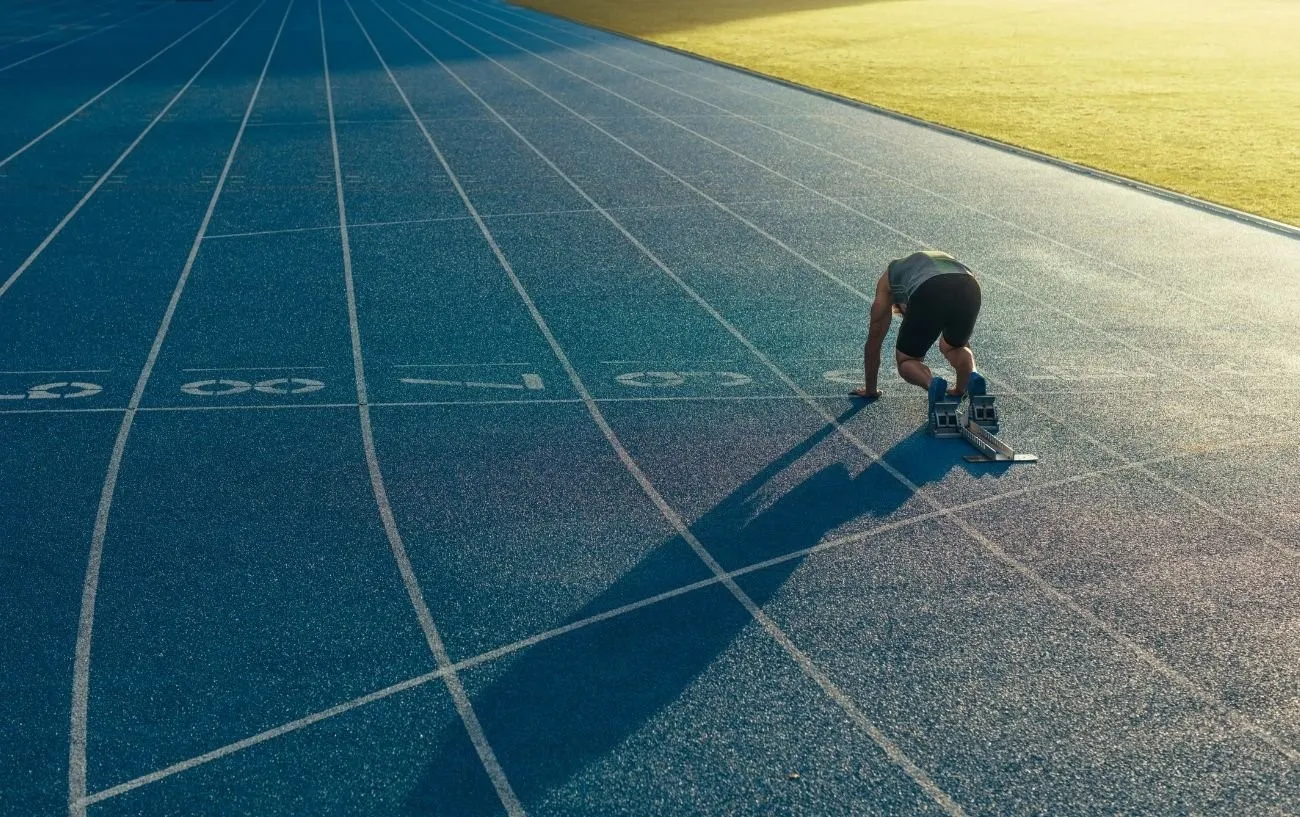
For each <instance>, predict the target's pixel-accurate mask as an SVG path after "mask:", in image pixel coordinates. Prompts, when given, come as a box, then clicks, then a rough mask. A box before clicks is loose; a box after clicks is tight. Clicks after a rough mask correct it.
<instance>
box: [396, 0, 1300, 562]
mask: <svg viewBox="0 0 1300 817" xmlns="http://www.w3.org/2000/svg"><path fill="white" fill-rule="evenodd" d="M426 4H427V0H426ZM408 8H409V6H408ZM412 11H414V9H412ZM415 13H416V14H417V15H419V16H421V17H424V15H421V14H419V12H415ZM443 13H445V14H448V15H449V16H451V17H456V18H457V19H460V20H464V18H462V17H459V15H456V14H453V13H451V12H446V11H444V12H443ZM424 19H426V20H428V21H429V22H430V23H431V24H433V25H435V26H438V27H439V28H440V29H442V30H443V31H446V32H447V33H448V34H449V35H450V36H452V37H455V38H456V39H457V40H459V41H460V42H462V43H464V44H465V45H466V46H467V47H469V48H472V49H473V50H475V51H478V53H480V54H483V52H482V51H480V50H479V49H477V48H474V47H473V46H472V45H470V44H469V43H468V42H466V41H465V40H463V39H461V38H460V37H458V36H456V35H455V34H454V33H452V32H451V31H450V30H448V29H446V28H445V27H443V26H441V25H439V24H438V23H436V22H434V21H433V20H429V18H427V17H424ZM465 22H466V23H467V24H468V25H470V26H473V27H474V28H477V29H479V30H480V31H483V32H484V33H486V34H488V35H490V36H492V37H494V38H495V39H497V40H500V41H501V42H504V43H507V44H509V45H511V46H512V47H514V48H518V49H519V50H521V51H523V52H524V53H528V54H531V55H532V56H533V57H535V58H536V59H538V60H541V61H543V62H546V63H548V64H550V65H553V66H555V67H556V68H559V69H561V70H563V71H565V72H566V73H568V74H571V75H573V76H575V77H577V78H579V79H582V80H583V81H584V82H586V83H588V84H589V85H591V86H593V87H595V88H597V89H599V90H601V91H602V92H604V93H607V94H610V95H612V96H614V97H617V98H618V99H621V100H623V101H625V102H627V103H628V104H631V105H634V106H636V107H638V108H641V109H643V110H646V111H649V112H651V113H654V114H655V115H656V116H658V117H659V118H660V119H662V120H664V121H665V122H668V123H669V124H672V125H674V126H675V127H678V128H680V129H682V130H684V131H686V132H688V133H690V134H692V135H694V136H696V137H698V138H700V139H702V140H704V141H705V142H708V143H710V144H712V145H715V146H717V147H719V148H722V149H723V150H725V151H727V152H728V153H731V154H733V155H735V156H736V157H738V158H740V159H742V160H744V161H746V162H749V163H750V164H752V165H754V166H755V167H758V168H760V169H762V170H764V171H766V172H767V173H770V174H772V175H774V176H777V177H778V178H781V179H783V180H785V181H787V182H790V183H792V184H795V185H798V186H799V187H800V188H803V189H805V190H807V191H809V192H810V193H813V194H814V195H816V196H818V197H820V198H823V199H825V200H826V201H828V202H830V203H832V204H835V205H837V206H839V207H841V208H843V209H844V210H846V211H848V212H849V213H851V214H853V215H855V216H858V217H860V218H862V219H864V220H866V221H869V222H871V223H873V224H876V225H878V226H880V227H882V228H883V229H886V230H888V231H890V232H892V233H894V234H895V235H898V236H899V237H902V238H905V239H907V240H908V241H910V242H914V243H917V244H921V245H922V246H925V243H924V242H923V241H921V240H920V239H919V238H917V237H915V236H912V235H910V234H908V233H906V232H904V231H903V230H900V229H898V228H895V227H893V226H892V225H890V224H887V223H885V222H883V221H880V220H879V219H876V218H874V217H872V216H870V215H868V214H867V213H865V212H863V211H861V210H858V209H857V208H855V207H853V206H852V205H850V204H848V203H846V202H844V201H841V200H840V199H837V198H835V197H833V196H830V195H828V194H826V193H823V192H821V191H820V190H817V189H816V188H813V187H811V186H809V185H807V184H805V183H803V182H801V181H799V180H798V179H794V178H791V177H790V176H787V175H785V174H784V173H782V172H780V171H778V170H776V169H774V168H771V167H768V166H767V165H765V164H763V163H761V162H759V161H757V160H755V159H751V158H750V157H748V156H746V155H745V154H743V153H741V152H739V151H737V150H734V149H732V148H730V147H728V146H727V145H724V144H722V143H720V142H717V141H715V140H713V139H710V138H709V137H707V136H704V135H703V134H700V133H697V132H695V131H694V130H692V129H691V128H689V127H687V126H685V125H682V124H680V123H678V122H675V121H674V120H672V119H670V118H669V117H667V116H664V115H662V114H659V113H657V112H655V111H653V110H651V109H650V108H647V107H646V106H644V105H642V104H640V103H639V102H636V101H635V100H632V99H629V98H627V97H625V96H623V95H622V94H619V93H617V92H615V91H612V90H610V89H608V88H605V87H604V86H602V85H600V84H599V83H596V82H594V81H593V80H590V79H588V78H586V77H583V76H582V75H581V74H577V73H575V72H573V71H571V70H569V69H568V68H565V67H564V66H562V65H559V64H557V63H555V62H553V61H552V60H550V59H547V58H546V57H544V56H541V55H538V54H534V53H533V52H531V51H529V50H528V49H525V48H523V47H521V46H519V45H517V44H515V43H513V42H511V41H510V40H508V39H506V38H504V37H500V36H498V35H496V34H494V33H493V32H491V31H488V30H487V29H485V28H483V27H482V26H479V25H477V24H475V23H472V22H469V21H465ZM484 56H487V55H486V54H484ZM488 59H492V58H491V57H488ZM492 61H493V62H496V60H495V59H492ZM497 65H500V63H497ZM501 67H502V68H503V69H504V70H506V71H509V73H511V74H512V75H514V76H515V77H516V78H518V79H519V80H520V81H522V82H524V83H526V84H527V85H529V86H530V87H532V88H533V89H535V90H536V91H538V93H540V94H542V95H544V96H545V97H547V98H548V99H550V100H551V101H552V102H554V103H555V104H557V105H559V106H561V107H563V108H565V109H566V110H568V111H569V112H570V113H572V114H573V115H574V116H576V117H578V118H579V119H582V120H583V121H585V122H587V124H589V125H591V126H592V127H594V128H596V129H597V130H600V131H601V132H602V133H604V134H605V135H606V136H608V137H609V138H611V139H613V140H614V141H615V142H617V143H618V144H620V145H622V146H623V147H625V148H627V149H628V150H629V151H631V152H632V153H634V154H635V155H637V156H638V157H640V158H641V159H643V160H644V161H646V162H648V163H649V164H651V165H653V166H654V167H656V168H657V169H659V170H660V171H662V172H664V173H666V174H668V175H669V176H671V177H672V178H673V179H675V180H677V181H678V182H680V183H681V184H683V185H685V186H687V187H688V188H690V189H691V190H692V191H693V192H695V193H697V194H699V195H700V196H702V197H704V198H706V199H708V200H709V201H711V202H713V203H715V204H716V205H717V206H718V207H720V208H721V209H723V210H724V211H726V212H728V213H730V214H731V215H733V216H735V217H736V218H737V219H739V220H740V221H742V222H744V223H745V224H746V225H747V226H750V227H751V228H752V229H754V230H755V231H757V232H759V233H760V234H761V235H763V236H764V237H765V238H768V239H769V240H772V241H773V242H774V243H776V244H777V246H780V247H781V248H782V249H784V250H786V251H787V252H789V253H790V254H791V255H793V256H794V257H796V258H798V259H799V260H800V261H802V262H804V263H805V264H807V265H808V266H810V267H811V268H813V269H815V270H817V271H818V272H819V273H821V274H822V275H823V276H824V277H826V278H827V279H829V280H831V281H834V282H836V283H838V284H840V285H841V286H844V287H845V288H846V289H848V290H849V291H850V292H852V293H853V294H854V295H856V296H857V297H858V298H859V299H861V300H862V301H863V302H864V303H870V302H871V300H872V298H871V296H870V295H868V294H867V293H864V292H862V291H861V290H859V289H857V288H855V287H852V286H849V285H848V284H846V283H845V282H844V281H843V280H841V279H840V278H839V277H837V276H836V275H834V273H832V272H831V271H830V270H828V269H826V268H825V267H823V266H821V265H820V264H817V263H815V262H814V261H812V260H811V259H809V258H807V257H805V256H803V255H801V254H799V253H797V252H796V251H794V250H793V249H791V248H789V247H787V246H786V245H785V244H784V243H782V242H780V241H779V240H777V239H775V238H774V237H773V236H771V235H770V234H768V233H767V232H765V231H764V230H762V229H761V228H759V227H758V226H757V225H755V224H753V223H751V222H749V221H748V220H746V219H745V218H743V217H742V216H739V215H737V214H736V213H734V212H732V211H731V210H730V208H728V207H727V206H726V205H723V204H722V203H721V202H717V201H715V200H714V199H713V198H712V197H710V196H708V195H707V194H706V193H704V192H703V191H701V190H698V189H697V188H695V187H694V186H692V185H691V184H690V183H689V182H687V181H686V180H684V179H682V178H681V177H680V176H678V175H677V174H676V173H674V172H672V171H671V170H669V169H668V168H666V167H664V166H662V165H660V164H658V163H657V162H655V161H654V160H653V159H651V158H650V157H648V156H646V155H645V154H643V153H641V152H640V151H638V150H636V149H635V148H633V147H632V146H631V145H628V144H627V143H626V142H624V141H623V140H622V139H619V138H618V137H617V136H615V135H614V134H612V133H610V132H608V131H605V130H604V129H603V128H601V127H600V126H599V125H597V124H596V123H595V122H592V121H591V120H590V119H589V118H587V117H586V116H584V115H583V114H581V113H579V112H578V111H576V110H574V109H572V108H570V107H569V106H567V105H565V104H564V103H563V102H561V101H560V100H558V99H556V98H555V97H554V96H552V95H551V94H549V93H547V92H546V91H545V90H543V89H542V88H540V87H538V86H537V85H535V84H533V83H532V82H530V81H528V80H527V79H525V78H524V77H522V76H520V75H519V74H517V73H515V72H514V71H511V70H510V69H508V68H505V66H501ZM931 249H933V248H931ZM981 277H983V278H985V279H988V280H992V281H994V282H995V283H998V284H999V285H1001V286H1003V287H1006V288H1008V289H1010V290H1012V291H1013V292H1015V293H1017V294H1019V295H1020V296H1021V297H1024V298H1027V299H1029V300H1031V301H1034V302H1035V303H1037V304H1039V305H1040V306H1043V307H1045V308H1047V309H1050V310H1052V311H1053V312H1056V313H1058V314H1060V315H1062V316H1063V317H1066V318H1068V319H1069V320H1071V321H1074V322H1075V323H1077V324H1078V325H1080V326H1082V327H1083V328H1085V329H1088V330H1090V331H1092V332H1095V333H1098V334H1101V335H1103V336H1104V337H1106V338H1108V339H1110V340H1111V341H1113V342H1115V343H1118V344H1119V345H1121V346H1123V347H1125V348H1127V349H1128V350H1129V351H1131V352H1133V353H1135V354H1139V355H1145V356H1146V357H1148V358H1150V359H1151V360H1155V361H1157V362H1161V363H1167V361H1163V360H1161V358H1160V357H1159V356H1158V355H1157V354H1156V353H1154V352H1150V351H1148V350H1145V349H1142V348H1141V347H1138V346H1135V345H1133V344H1130V343H1128V341H1127V340H1126V339H1125V338H1123V337H1122V336H1119V335H1116V334H1113V333H1111V332H1109V331H1108V330H1105V329H1102V328H1100V327H1098V326H1096V325H1094V324H1092V323H1090V322H1088V321H1085V320H1083V319H1081V318H1078V317H1077V316H1075V315H1073V314H1072V313H1069V312H1066V311H1065V310H1063V309H1061V308H1059V307H1057V306H1056V305H1054V304H1052V303H1049V302H1048V301H1046V300H1043V299H1041V298H1038V297H1036V296H1034V295H1032V294H1030V293H1029V292H1027V291H1025V290H1023V289H1020V288H1019V287H1017V286H1015V285H1013V284H1010V283H1008V282H1007V281H1005V280H1003V279H1001V278H998V277H995V276H992V275H990V274H988V273H987V272H982V271H981ZM1188 297H1192V296H1190V295H1189V296H1188ZM1170 368H1173V369H1174V370H1175V371H1179V372H1181V373H1182V374H1184V375H1187V376H1188V379H1189V380H1191V381H1193V382H1201V383H1205V384H1206V385H1207V386H1208V387H1209V388H1210V389H1211V390H1213V391H1216V392H1218V393H1220V394H1224V395H1228V396H1230V397H1239V395H1236V394H1234V393H1232V392H1231V391H1230V390H1229V389H1227V388H1225V387H1217V388H1216V387H1215V386H1214V385H1213V383H1212V382H1211V381H1210V380H1209V379H1208V378H1207V377H1205V376H1203V375H1198V373H1193V372H1191V371H1189V370H1187V369H1183V368H1181V367H1179V366H1177V365H1173V366H1171V367H1170ZM1044 413H1045V414H1047V413H1046V412H1044ZM1047 416H1049V417H1052V415H1050V414H1047ZM1053 419H1055V420H1056V421H1057V422H1058V423H1062V424H1065V423H1064V421H1062V420H1060V419H1059V418H1055V417H1053ZM1065 425H1068V424H1065ZM1089 439H1091V438H1089ZM1121 459H1122V457H1121ZM1153 476H1154V475H1153ZM1162 484H1165V485H1167V486H1172V483H1167V482H1162ZM1171 490H1176V491H1179V492H1181V489H1175V488H1171ZM1186 496H1187V497H1188V498H1191V499H1194V501H1196V502H1197V503H1198V504H1200V505H1202V506H1203V507H1204V508H1205V509H1207V510H1209V511H1210V512H1211V513H1214V514H1215V515H1216V516H1219V518H1220V519H1223V520H1224V521H1226V522H1230V523H1233V524H1236V525H1237V526H1238V527H1239V528H1240V529H1242V530H1243V531H1245V532H1247V533H1250V534H1251V535H1252V536H1255V537H1256V538H1258V539H1260V540H1261V541H1262V542H1264V543H1265V544H1266V545H1268V546H1269V547H1271V548H1273V549H1275V550H1277V551H1279V552H1281V553H1284V554H1287V555H1297V551H1295V550H1294V549H1292V548H1288V547H1286V546H1285V545H1283V544H1281V543H1280V542H1278V541H1276V540H1275V539H1272V538H1271V537H1268V536H1267V535H1265V534H1263V533H1261V532H1260V531H1259V530H1258V529H1256V528H1253V527H1251V526H1250V525H1248V524H1246V523H1244V522H1242V521H1241V520H1235V519H1234V518H1233V517H1231V516H1228V515H1226V514H1224V513H1222V512H1220V511H1215V510H1213V509H1212V508H1211V507H1210V506H1209V505H1208V503H1205V502H1204V500H1200V499H1196V498H1195V497H1194V495H1192V494H1186Z"/></svg>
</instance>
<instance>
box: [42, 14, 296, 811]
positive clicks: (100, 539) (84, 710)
mask: <svg viewBox="0 0 1300 817" xmlns="http://www.w3.org/2000/svg"><path fill="white" fill-rule="evenodd" d="M265 3H266V0H262V2H260V3H258V4H257V6H256V7H255V8H254V9H253V10H252V11H251V12H250V13H249V15H248V16H247V17H245V18H244V21H243V22H241V23H240V24H239V27H238V28H236V29H235V30H234V31H232V32H231V33H230V36H229V37H227V38H226V40H225V41H224V42H223V43H222V44H221V45H220V46H219V47H218V48H217V50H216V51H214V52H213V53H212V56H211V57H208V59H207V62H205V63H203V67H202V68H200V69H199V71H200V72H202V71H203V68H206V67H207V66H208V65H209V64H210V63H211V62H212V61H213V60H215V59H216V58H217V55H218V54H220V53H221V52H222V51H223V50H224V49H225V47H226V46H227V45H229V44H230V42H231V41H232V40H233V39H234V38H235V35H237V34H238V33H239V32H240V31H242V30H243V28H244V26H246V25H247V24H248V21H249V20H252V19H253V16H254V15H256V14H257V12H258V11H259V10H261V8H262V6H263V5H265ZM292 7H293V0H289V3H288V5H287V6H286V7H285V11H284V17H283V18H282V19H281V20H280V28H279V29H278V30H277V31H276V34H275V40H274V41H273V42H272V43H271V48H270V50H269V51H268V52H267V54H266V62H265V63H264V64H263V65H262V73H261V74H260V75H259V76H258V78H257V85H256V86H255V87H254V88H253V93H252V96H250V97H249V99H248V107H247V108H246V109H245V110H244V119H243V121H242V122H240V124H239V131H238V132H237V133H236V134H235V140H234V142H233V143H232V144H231V145H230V152H229V153H228V154H227V155H226V163H225V166H224V167H222V169H221V178H220V179H218V180H217V184H216V187H215V188H214V189H213V191H212V198H211V199H210V200H209V201H208V209H207V212H205V213H204V214H203V221H202V223H201V224H200V225H199V230H198V233H197V234H196V235H195V236H194V243H193V244H192V245H191V246H190V253H189V257H188V258H186V259H185V267H184V268H183V269H182V270H181V274H180V277H179V278H178V279H177V281H176V287H175V289H173V290H172V296H171V300H170V301H168V303H167V311H166V312H165V313H164V315H163V319H162V323H161V324H160V325H159V326H158V332H157V334H156V335H155V336H154V340H153V346H152V347H150V349H149V357H148V358H147V359H146V360H145V364H144V368H143V369H142V370H141V371H140V377H139V379H138V380H137V381H136V384H135V391H133V392H132V393H131V400H130V402H129V403H128V404H127V409H126V413H125V414H124V415H123V417H122V424H121V426H120V427H119V428H118V431H117V439H116V440H115V441H114V443H113V454H112V457H111V458H110V459H109V463H108V472H107V473H106V474H105V476H104V487H103V490H102V491H101V492H100V495H99V509H98V511H97V512H96V514H95V528H94V532H93V534H92V535H91V542H90V554H89V558H88V560H87V565H86V579H85V583H84V584H83V585H82V591H81V616H80V619H79V622H78V626H77V647H76V658H75V661H74V665H73V679H72V716H71V726H70V730H69V733H70V734H69V741H68V743H69V747H68V813H69V815H71V817H85V814H86V802H85V797H86V736H87V725H88V719H87V718H88V714H89V708H90V642H91V635H92V633H93V631H94V625H95V597H96V594H97V593H98V591H99V568H100V563H101V560H102V558H103V554H104V540H105V538H106V536H107V534H108V517H109V512H110V511H111V510H112V507H113V494H114V492H115V491H116V489H117V477H118V474H119V472H120V471H121V469H122V458H123V456H124V455H125V453H126V443H127V438H128V437H130V435H131V426H132V424H133V423H134V422H135V415H136V411H137V410H138V409H139V407H140V401H141V400H142V399H143V398H144V390H145V387H146V386H147V385H148V384H149V377H150V375H151V374H152V373H153V368H154V364H155V363H157V361H158V355H159V353H160V352H161V351H162V345H163V341H164V340H166V338H167V331H168V329H170V328H171V322H172V317H173V316H174V315H175V314H176V305H177V304H178V303H179V302H180V299H181V293H182V292H184V291H185V282H186V281H188V280H189V276H190V271H191V270H192V269H193V268H194V259H195V258H196V257H197V256H198V253H199V247H200V246H202V244H203V233H204V231H206V230H207V229H208V224H209V223H210V222H211V221H212V213H213V211H214V210H216V207H217V199H218V198H219V197H220V196H221V190H222V188H223V187H224V186H225V180H226V175H227V174H228V173H229V172H230V166H231V164H232V163H234V161H235V151H237V150H238V149H239V143H240V140H241V139H243V136H244V129H245V126H246V124H247V122H248V117H249V115H250V114H251V113H252V112H253V105H254V103H256V102H257V96H258V94H259V93H261V90H262V83H263V81H264V80H265V79H266V71H267V68H269V67H270V65H271V57H272V56H273V55H274V54H275V49H276V46H278V45H279V43H280V34H281V33H283V32H284V24H285V22H286V21H287V20H288V19H289V9H290V8H292ZM194 77H198V74H197V73H196V74H195V75H194ZM193 81H194V78H191V79H190V82H191V83H192V82H193ZM186 87H189V83H187V84H186Z"/></svg>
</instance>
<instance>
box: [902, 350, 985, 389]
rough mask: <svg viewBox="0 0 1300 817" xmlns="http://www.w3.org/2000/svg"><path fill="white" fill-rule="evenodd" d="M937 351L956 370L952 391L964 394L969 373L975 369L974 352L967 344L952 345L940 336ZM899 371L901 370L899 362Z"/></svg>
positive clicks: (968, 380) (968, 381)
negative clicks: (955, 380) (941, 353)
mask: <svg viewBox="0 0 1300 817" xmlns="http://www.w3.org/2000/svg"><path fill="white" fill-rule="evenodd" d="M939 351H940V352H943V356H944V357H945V358H947V360H948V363H949V364H951V365H952V368H953V370H954V371H956V372H957V382H956V384H954V386H953V391H954V392H955V393H957V394H965V393H966V386H967V385H968V384H969V383H970V374H971V372H973V371H975V353H974V352H972V351H971V350H970V347H969V346H952V345H950V344H949V343H948V341H947V340H945V339H943V338H942V337H940V338H939ZM899 371H900V372H901V371H902V364H901V363H900V364H899ZM904 377H906V375H904Z"/></svg>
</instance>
